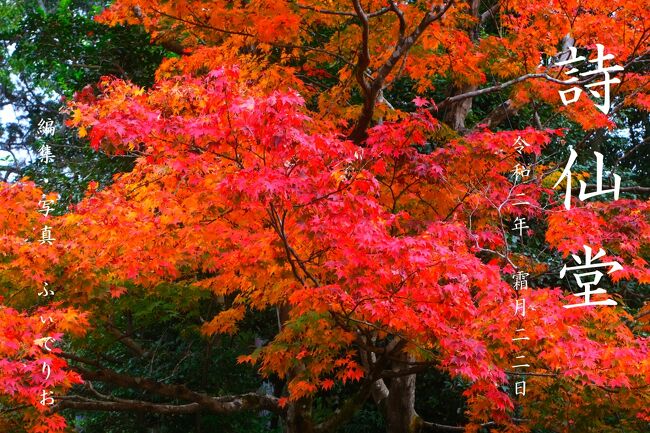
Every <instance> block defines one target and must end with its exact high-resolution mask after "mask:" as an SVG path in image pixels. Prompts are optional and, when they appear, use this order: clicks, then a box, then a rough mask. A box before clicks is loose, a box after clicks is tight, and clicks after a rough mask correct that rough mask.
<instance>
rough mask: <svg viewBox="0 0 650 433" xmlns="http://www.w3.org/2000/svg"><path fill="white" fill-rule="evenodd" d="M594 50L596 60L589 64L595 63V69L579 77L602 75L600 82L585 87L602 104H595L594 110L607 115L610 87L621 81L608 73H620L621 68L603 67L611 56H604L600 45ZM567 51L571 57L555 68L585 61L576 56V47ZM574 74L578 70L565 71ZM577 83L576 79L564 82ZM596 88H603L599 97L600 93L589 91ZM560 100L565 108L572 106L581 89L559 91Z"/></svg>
mask: <svg viewBox="0 0 650 433" xmlns="http://www.w3.org/2000/svg"><path fill="white" fill-rule="evenodd" d="M596 50H597V55H596V58H595V59H593V60H589V61H588V62H589V63H596V68H595V69H592V70H588V71H586V72H581V73H580V74H578V75H580V76H581V77H590V76H593V75H599V74H602V81H597V82H595V83H589V84H586V85H585V87H586V88H587V89H589V92H590V93H591V94H592V95H593V96H595V97H596V98H602V100H603V103H602V104H596V108H598V109H599V110H600V111H602V112H603V113H605V114H607V113H609V109H610V103H611V101H610V86H611V85H612V84H619V83H620V82H621V80H619V79H618V78H611V77H610V75H609V74H610V73H611V72H618V71H622V70H623V67H622V66H620V65H615V66H608V67H605V65H604V62H605V60H612V59H613V58H614V55H613V54H607V55H605V54H604V51H605V47H603V45H601V44H596ZM569 51H570V52H571V55H570V57H569V59H567V60H564V61H562V62H557V63H556V64H555V65H556V66H566V65H573V64H574V63H578V62H583V61H585V60H586V58H585V57H584V56H578V50H577V48H576V47H570V48H569ZM576 72H579V70H578V68H572V69H570V70H569V71H567V75H573V74H575V73H576ZM577 81H578V78H577V77H571V78H570V79H568V80H566V81H564V82H565V83H567V84H570V83H575V82H577ZM595 87H596V88H597V87H602V88H603V95H602V96H601V94H600V92H598V91H596V90H591V89H592V88H595ZM559 93H560V99H561V100H562V103H563V104H564V105H565V106H566V105H568V104H572V103H574V102H576V101H578V99H579V98H580V95H581V94H582V89H581V88H580V87H576V86H573V87H571V88H569V89H567V90H560V91H559ZM569 94H572V97H571V98H568V97H567V95H569Z"/></svg>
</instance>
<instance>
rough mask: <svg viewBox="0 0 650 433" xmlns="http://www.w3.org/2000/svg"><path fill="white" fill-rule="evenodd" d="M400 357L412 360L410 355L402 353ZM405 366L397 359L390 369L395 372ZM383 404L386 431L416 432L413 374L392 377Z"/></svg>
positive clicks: (391, 432) (417, 418)
mask: <svg viewBox="0 0 650 433" xmlns="http://www.w3.org/2000/svg"><path fill="white" fill-rule="evenodd" d="M402 358H403V359H404V360H405V361H413V357H412V356H411V355H407V354H403V355H402ZM407 368H408V365H407V364H404V363H402V362H399V361H394V362H393V365H392V370H393V371H395V372H397V373H399V372H400V371H403V370H405V369H407ZM384 405H385V406H384V408H385V416H386V432H387V433H416V432H417V431H418V430H419V427H418V424H419V423H418V420H419V417H418V415H417V413H416V412H415V374H409V375H406V376H398V377H394V378H392V379H391V380H390V384H389V385H388V397H387V398H386V399H385V400H384Z"/></svg>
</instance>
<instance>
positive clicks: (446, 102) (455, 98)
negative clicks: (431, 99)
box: [438, 74, 591, 109]
mask: <svg viewBox="0 0 650 433" xmlns="http://www.w3.org/2000/svg"><path fill="white" fill-rule="evenodd" d="M531 78H544V79H546V80H548V81H551V82H553V83H557V84H564V85H572V86H575V85H581V84H585V83H588V82H589V81H591V78H590V79H588V80H584V81H576V82H575V83H566V82H564V81H562V80H558V79H557V78H554V77H551V76H550V75H548V74H526V75H522V76H521V77H518V78H514V79H512V80H510V81H506V82H504V83H500V84H496V85H494V86H490V87H484V88H483V89H478V90H474V91H472V92H467V93H462V94H460V95H456V96H451V97H449V98H446V99H444V100H443V101H442V102H440V104H438V109H441V108H444V107H445V106H446V105H449V104H451V103H453V102H458V101H462V100H463V99H467V98H474V97H476V96H481V95H485V94H488V93H494V92H498V91H501V90H503V89H505V88H506V87H510V86H512V85H514V84H517V83H521V82H522V81H526V80H529V79H531Z"/></svg>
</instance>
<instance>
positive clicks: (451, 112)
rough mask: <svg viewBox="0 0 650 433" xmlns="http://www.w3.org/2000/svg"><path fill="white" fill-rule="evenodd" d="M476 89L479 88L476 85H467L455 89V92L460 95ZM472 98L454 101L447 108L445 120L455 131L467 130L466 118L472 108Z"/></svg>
mask: <svg viewBox="0 0 650 433" xmlns="http://www.w3.org/2000/svg"><path fill="white" fill-rule="evenodd" d="M476 89H478V87H477V86H476V85H471V86H465V87H463V88H460V89H457V90H458V91H455V92H454V94H455V95H460V94H464V93H469V92H473V91H475V90H476ZM472 100H473V98H465V99H461V100H460V101H457V102H452V103H451V104H450V105H449V107H448V108H447V110H446V112H445V114H444V121H445V123H446V124H447V125H449V126H450V127H451V128H452V129H453V130H454V131H458V132H460V133H463V132H465V129H466V128H465V119H466V118H467V114H468V113H469V110H471V109H472Z"/></svg>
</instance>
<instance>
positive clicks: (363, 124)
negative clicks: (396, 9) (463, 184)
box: [348, 0, 454, 143]
mask: <svg viewBox="0 0 650 433" xmlns="http://www.w3.org/2000/svg"><path fill="white" fill-rule="evenodd" d="M453 3H454V0H448V1H447V3H445V4H444V5H443V6H442V7H440V6H436V7H434V8H433V9H432V10H430V11H428V12H427V13H426V14H425V15H424V17H423V18H422V20H421V21H420V23H419V24H418V25H417V26H416V27H415V29H413V31H412V32H411V33H410V34H409V35H408V36H406V37H400V39H399V40H398V42H397V44H396V45H395V48H394V49H393V52H392V53H391V55H390V56H389V57H388V59H386V61H385V62H384V63H383V64H382V65H381V66H380V67H379V69H377V73H376V76H375V77H374V78H373V79H372V82H371V84H370V83H368V82H367V81H366V79H365V76H364V74H365V70H366V68H367V67H368V65H369V64H370V53H369V51H368V35H369V27H368V16H367V15H366V14H365V12H364V11H363V8H362V7H361V4H360V0H354V5H355V11H357V15H358V17H359V19H360V20H361V23H362V27H363V35H362V43H361V48H360V52H359V63H358V64H357V82H358V83H359V85H360V86H361V87H362V91H363V94H364V101H363V108H362V109H361V114H360V115H359V118H358V119H357V122H356V124H355V126H354V128H353V129H352V132H350V134H349V135H348V138H349V139H350V140H352V141H354V142H355V143H362V142H363V141H364V140H365V139H366V137H367V133H366V130H367V129H368V127H369V126H370V123H371V122H372V116H373V114H374V112H375V104H376V102H377V96H378V95H379V93H380V92H381V90H382V89H383V88H384V83H385V81H386V77H388V75H389V74H390V73H391V71H392V70H393V68H394V67H395V65H396V64H397V63H398V62H399V60H400V59H401V58H402V57H403V56H405V55H406V54H407V53H408V51H409V50H410V49H411V47H412V46H413V45H414V44H415V43H416V42H417V40H418V38H419V37H420V36H421V35H422V33H423V32H424V31H425V30H426V29H427V27H428V26H429V25H431V24H432V23H433V22H435V21H437V20H439V19H440V18H442V16H443V15H444V14H445V13H446V12H447V10H448V9H449V8H450V7H451V5H452V4H453ZM398 16H399V15H398ZM400 25H401V24H400Z"/></svg>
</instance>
